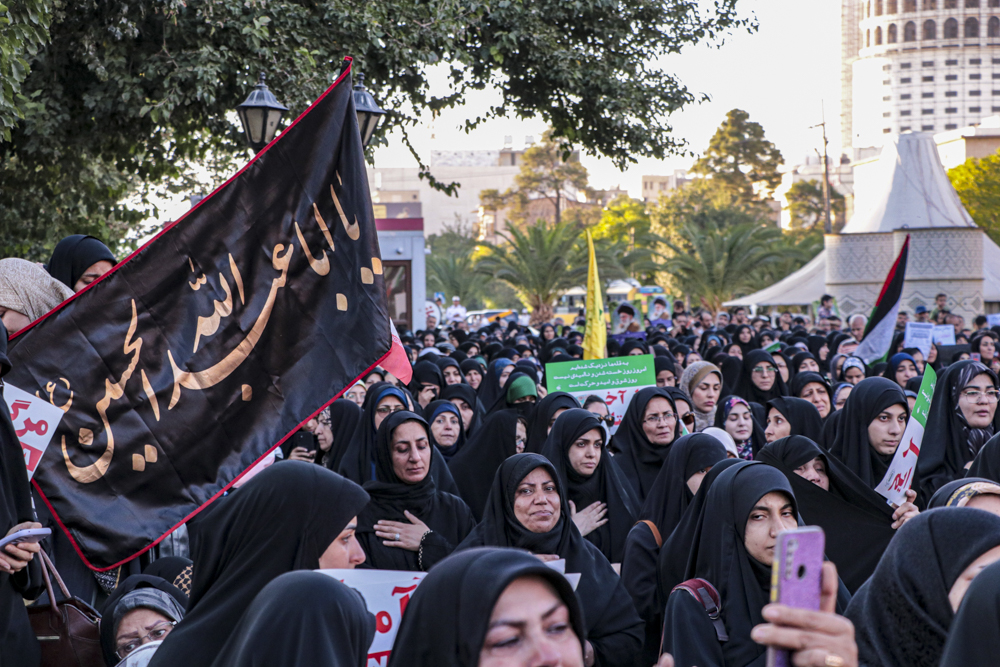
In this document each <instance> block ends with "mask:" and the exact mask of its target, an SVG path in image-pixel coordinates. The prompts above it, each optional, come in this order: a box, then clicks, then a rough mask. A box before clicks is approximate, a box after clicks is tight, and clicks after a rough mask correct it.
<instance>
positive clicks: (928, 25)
mask: <svg viewBox="0 0 1000 667" xmlns="http://www.w3.org/2000/svg"><path fill="white" fill-rule="evenodd" d="M924 39H937V23H935V22H934V21H930V20H928V21H924Z"/></svg>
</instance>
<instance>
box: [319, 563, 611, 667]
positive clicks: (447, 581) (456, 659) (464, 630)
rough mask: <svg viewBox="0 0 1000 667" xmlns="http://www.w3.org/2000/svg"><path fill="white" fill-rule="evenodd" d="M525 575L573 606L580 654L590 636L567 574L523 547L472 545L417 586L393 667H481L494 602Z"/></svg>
mask: <svg viewBox="0 0 1000 667" xmlns="http://www.w3.org/2000/svg"><path fill="white" fill-rule="evenodd" d="M569 571H570V570H568V569H567V572H569ZM522 577H540V578H542V579H543V580H545V581H546V582H547V583H548V584H549V585H550V586H551V587H552V588H553V589H555V593H556V595H558V596H559V598H560V599H561V600H562V602H563V604H565V605H566V607H567V608H568V609H569V617H570V624H571V626H572V629H573V631H574V632H575V633H576V636H577V637H578V638H579V641H580V651H581V653H582V651H583V642H584V641H585V640H586V638H587V631H586V625H585V623H584V618H583V611H582V610H581V603H580V601H579V600H578V599H577V596H576V595H575V594H574V593H573V588H572V586H570V584H569V582H568V581H567V580H566V578H565V577H563V576H562V575H561V574H559V573H558V572H556V571H555V570H553V569H552V568H549V567H547V566H546V565H544V564H543V563H542V562H541V561H539V560H538V559H537V558H535V557H534V556H532V555H531V554H529V553H527V552H525V551H519V550H517V549H495V548H483V549H469V550H467V551H463V552H461V553H456V554H453V555H452V556H449V557H448V558H446V559H445V560H443V561H441V562H440V563H439V564H438V565H437V566H436V567H435V568H433V569H432V570H431V572H430V573H429V574H428V575H427V576H426V577H425V578H424V580H423V581H422V582H421V583H420V586H418V587H417V590H416V592H414V593H413V597H411V598H410V601H409V603H408V604H407V606H406V613H405V614H403V620H402V621H401V623H400V626H399V632H398V634H397V635H396V641H395V643H394V644H393V646H392V654H391V655H390V656H389V667H478V665H479V664H480V661H479V655H480V651H481V650H482V647H483V643H484V641H485V640H486V633H487V631H488V630H489V626H490V617H491V616H492V615H493V607H494V606H496V603H497V600H498V599H499V598H500V596H501V595H502V594H503V592H504V591H505V590H506V589H507V587H508V586H509V585H510V584H512V583H514V581H516V580H518V579H520V578H522ZM317 664H320V663H317ZM599 664H600V665H602V666H603V665H604V663H599Z"/></svg>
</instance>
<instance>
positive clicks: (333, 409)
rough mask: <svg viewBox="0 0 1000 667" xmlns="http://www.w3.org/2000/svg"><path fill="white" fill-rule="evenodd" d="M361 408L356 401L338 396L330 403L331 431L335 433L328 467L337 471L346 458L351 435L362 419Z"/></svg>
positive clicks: (327, 458)
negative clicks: (345, 454)
mask: <svg viewBox="0 0 1000 667" xmlns="http://www.w3.org/2000/svg"><path fill="white" fill-rule="evenodd" d="M361 414H362V412H361V408H359V407H358V405H357V403H355V402H354V401H349V400H347V399H346V398H338V399H337V400H336V401H334V402H333V403H331V404H330V432H331V433H333V444H332V445H331V446H330V453H329V454H328V455H327V457H326V467H327V468H329V469H330V470H334V471H336V470H337V469H338V468H340V462H341V461H342V460H343V458H344V453H345V452H346V451H347V447H348V445H350V444H351V437H352V436H353V435H354V431H355V429H357V427H358V422H360V421H361Z"/></svg>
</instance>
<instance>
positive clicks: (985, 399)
mask: <svg viewBox="0 0 1000 667" xmlns="http://www.w3.org/2000/svg"><path fill="white" fill-rule="evenodd" d="M958 407H959V409H960V410H961V411H962V415H963V416H964V417H965V421H966V422H968V424H969V426H971V427H972V428H987V427H988V426H989V425H990V424H992V423H993V414H994V413H995V412H996V410H997V390H996V387H994V386H993V380H992V379H991V378H990V376H989V375H987V374H986V373H980V374H979V375H977V376H976V377H974V378H972V382H970V383H969V384H967V385H966V386H965V387H963V388H962V391H961V392H959V394H958Z"/></svg>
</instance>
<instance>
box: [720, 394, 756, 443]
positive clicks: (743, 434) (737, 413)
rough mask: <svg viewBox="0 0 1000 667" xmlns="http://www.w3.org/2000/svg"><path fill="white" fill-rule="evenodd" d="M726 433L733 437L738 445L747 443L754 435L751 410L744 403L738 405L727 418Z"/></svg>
mask: <svg viewBox="0 0 1000 667" xmlns="http://www.w3.org/2000/svg"><path fill="white" fill-rule="evenodd" d="M726 433H728V434H729V435H731V436H732V437H733V440H735V441H736V443H737V444H739V443H743V442H746V441H747V440H749V439H750V436H752V435H753V417H752V416H751V415H750V408H748V407H747V406H746V405H744V404H743V403H737V404H736V405H734V406H733V409H732V410H730V411H729V416H728V417H726Z"/></svg>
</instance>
